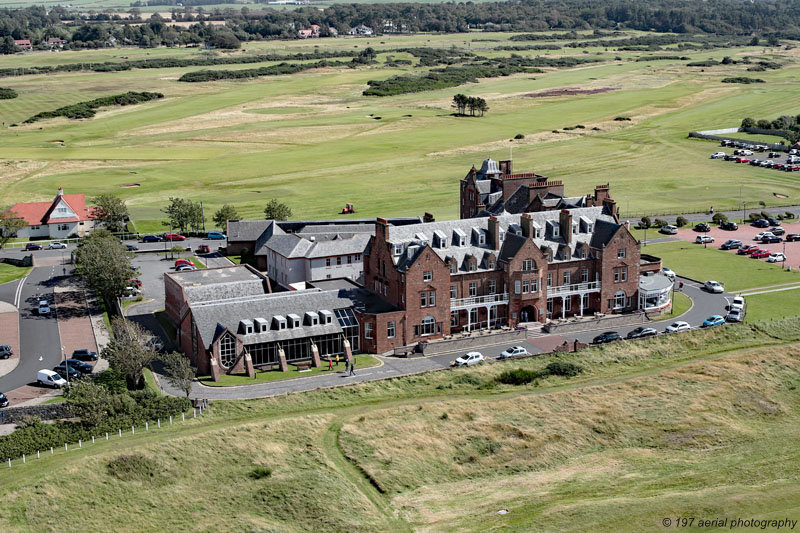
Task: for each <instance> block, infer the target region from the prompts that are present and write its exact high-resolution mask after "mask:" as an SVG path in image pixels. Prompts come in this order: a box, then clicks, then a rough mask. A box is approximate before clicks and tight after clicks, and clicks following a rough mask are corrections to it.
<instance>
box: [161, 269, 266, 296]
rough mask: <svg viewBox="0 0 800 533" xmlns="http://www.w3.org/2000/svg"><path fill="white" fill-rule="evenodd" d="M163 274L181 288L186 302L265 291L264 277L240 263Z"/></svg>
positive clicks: (256, 294)
mask: <svg viewBox="0 0 800 533" xmlns="http://www.w3.org/2000/svg"><path fill="white" fill-rule="evenodd" d="M166 275H167V276H170V277H171V278H172V279H173V280H175V281H177V282H178V283H179V284H180V285H181V286H182V287H183V290H184V292H185V294H186V301H187V302H188V303H189V304H192V303H200V302H208V301H213V300H222V299H227V298H245V297H249V296H258V295H262V294H265V293H268V292H269V290H268V289H267V285H266V283H265V279H264V278H263V277H262V276H259V275H258V274H256V273H254V272H253V271H252V270H250V269H249V268H247V267H246V266H244V265H235V266H230V267H221V268H204V269H198V270H188V271H186V272H167V274H166Z"/></svg>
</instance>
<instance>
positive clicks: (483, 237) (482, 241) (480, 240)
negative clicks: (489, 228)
mask: <svg viewBox="0 0 800 533" xmlns="http://www.w3.org/2000/svg"><path fill="white" fill-rule="evenodd" d="M478 244H480V245H481V246H483V245H484V244H486V235H484V234H483V232H481V233H479V234H478Z"/></svg>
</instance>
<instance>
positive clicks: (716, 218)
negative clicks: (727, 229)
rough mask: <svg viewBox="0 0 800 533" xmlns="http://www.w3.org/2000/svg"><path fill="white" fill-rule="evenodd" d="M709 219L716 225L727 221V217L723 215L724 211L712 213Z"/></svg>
mask: <svg viewBox="0 0 800 533" xmlns="http://www.w3.org/2000/svg"><path fill="white" fill-rule="evenodd" d="M711 221H712V222H713V223H714V224H716V225H717V226H719V225H721V224H724V223H725V222H727V221H728V217H727V216H726V215H725V213H714V216H713V217H711Z"/></svg>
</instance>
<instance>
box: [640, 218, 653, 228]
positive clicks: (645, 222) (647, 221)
mask: <svg viewBox="0 0 800 533" xmlns="http://www.w3.org/2000/svg"><path fill="white" fill-rule="evenodd" d="M651 225H652V224H651V222H650V217H642V219H641V220H640V221H639V227H641V228H649V227H650V226H651Z"/></svg>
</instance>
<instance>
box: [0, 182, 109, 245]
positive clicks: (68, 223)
mask: <svg viewBox="0 0 800 533" xmlns="http://www.w3.org/2000/svg"><path fill="white" fill-rule="evenodd" d="M90 211H91V210H90V208H88V207H86V197H85V196H84V195H83V194H64V191H63V190H62V189H61V187H59V188H58V194H57V195H56V197H55V198H54V199H53V200H52V201H51V202H26V203H20V204H15V205H13V206H11V207H10V208H9V209H8V210H7V211H6V213H13V215H14V216H15V217H18V218H22V219H24V220H25V222H27V223H28V225H27V226H25V227H24V228H22V229H21V230H19V231H17V237H20V238H32V237H38V238H44V239H47V238H50V239H66V238H67V237H69V236H71V235H77V236H78V237H83V236H84V235H86V234H87V233H89V231H91V229H92V228H93V227H94V220H92V218H91V216H90Z"/></svg>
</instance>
